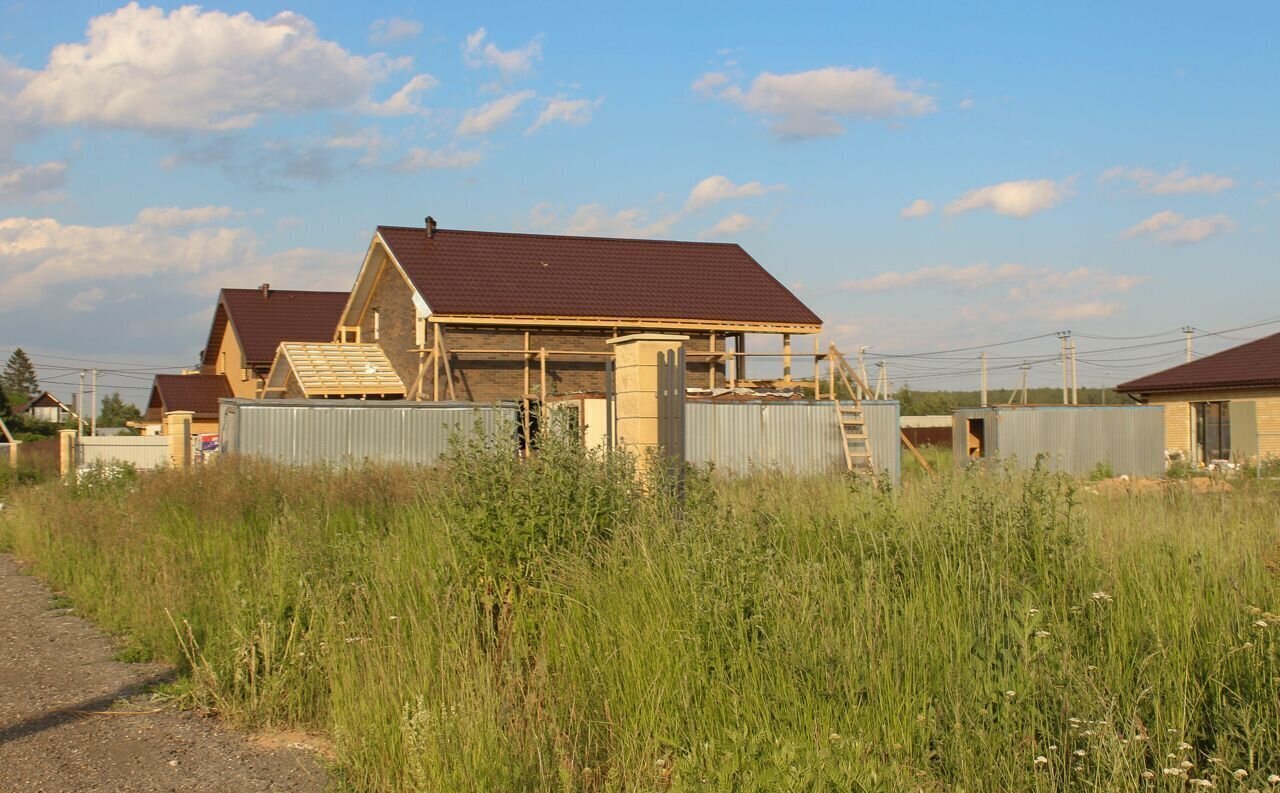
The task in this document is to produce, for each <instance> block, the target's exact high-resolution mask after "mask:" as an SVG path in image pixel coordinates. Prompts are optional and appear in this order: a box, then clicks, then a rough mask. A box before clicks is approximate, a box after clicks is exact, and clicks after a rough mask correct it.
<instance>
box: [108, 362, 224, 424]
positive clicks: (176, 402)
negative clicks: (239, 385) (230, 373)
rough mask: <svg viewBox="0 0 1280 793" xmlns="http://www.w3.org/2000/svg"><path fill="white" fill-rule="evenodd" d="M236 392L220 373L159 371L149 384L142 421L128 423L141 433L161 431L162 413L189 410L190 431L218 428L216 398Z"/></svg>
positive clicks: (222, 397)
mask: <svg viewBox="0 0 1280 793" xmlns="http://www.w3.org/2000/svg"><path fill="white" fill-rule="evenodd" d="M233 396H235V393H234V392H233V391H232V390H231V383H230V381H229V380H228V378H226V377H225V376H223V375H221V374H158V375H156V376H155V380H154V381H153V382H152V385H151V396H150V397H149V398H148V399H147V409H146V412H144V413H143V414H142V421H135V422H130V423H129V426H130V427H134V428H136V429H138V430H140V431H141V432H142V434H143V435H162V434H164V430H163V427H164V414H166V413H172V412H173V411H175V410H189V411H191V412H192V413H194V414H195V415H193V416H192V418H191V432H192V433H202V432H208V433H215V432H217V431H218V400H219V399H229V398H231V397H233Z"/></svg>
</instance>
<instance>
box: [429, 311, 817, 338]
mask: <svg viewBox="0 0 1280 793" xmlns="http://www.w3.org/2000/svg"><path fill="white" fill-rule="evenodd" d="M431 321H432V322H439V323H444V324H449V325H489V326H497V325H526V326H531V327H562V328H570V327H580V328H626V329H628V330H629V329H632V328H636V329H641V328H657V329H663V330H695V331H697V330H700V331H711V330H719V331H736V332H739V333H772V334H777V333H791V334H796V335H800V336H805V335H808V334H810V333H821V332H822V326H821V325H805V324H799V325H785V324H783V325H779V324H773V323H768V322H729V321H717V320H689V319H667V318H657V317H645V318H628V317H569V316H552V315H497V314H466V315H463V314H447V315H442V314H436V315H433V316H432V317H431Z"/></svg>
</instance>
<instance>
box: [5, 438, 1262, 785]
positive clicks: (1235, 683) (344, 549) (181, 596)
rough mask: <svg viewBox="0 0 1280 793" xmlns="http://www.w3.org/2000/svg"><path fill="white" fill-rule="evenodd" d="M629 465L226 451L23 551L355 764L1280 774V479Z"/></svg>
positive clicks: (554, 776) (496, 774) (1226, 779)
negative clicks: (642, 481) (642, 489)
mask: <svg viewBox="0 0 1280 793" xmlns="http://www.w3.org/2000/svg"><path fill="white" fill-rule="evenodd" d="M630 481H631V477H630V474H629V471H628V470H627V466H626V465H625V463H623V462H620V461H611V462H607V463H606V462H602V461H600V460H596V459H593V458H591V457H589V456H587V455H584V454H582V453H581V452H579V451H577V450H575V449H573V448H572V447H571V446H568V445H561V444H551V445H550V446H549V447H548V448H546V449H544V452H543V454H542V456H541V457H539V458H538V459H536V460H535V461H533V462H531V463H529V464H518V463H516V462H515V461H512V460H509V459H507V458H505V457H504V456H503V455H501V454H499V453H495V452H491V451H486V450H484V449H479V448H473V449H470V450H465V451H460V452H459V453H458V454H457V455H456V457H455V459H454V460H453V461H452V463H451V465H450V466H449V467H447V468H442V469H440V470H435V471H430V472H423V471H413V470H408V469H397V468H376V467H371V468H364V469H359V470H355V471H347V472H342V471H320V470H309V471H296V470H295V471H289V470H282V469H277V468H272V467H269V466H265V465H256V464H250V463H245V462H239V463H231V462H223V463H221V464H218V465H211V466H208V467H207V468H205V469H204V470H200V471H197V472H196V473H194V474H189V475H184V474H181V473H174V472H169V473H161V474H158V475H154V476H150V477H147V478H144V479H142V480H139V481H136V482H124V483H120V482H108V481H94V480H92V479H91V480H89V481H87V482H85V483H83V484H81V485H80V486H76V487H66V486H62V485H56V484H55V485H44V486H40V487H36V488H29V489H25V490H22V491H20V492H18V493H16V494H12V495H13V498H14V500H15V502H16V503H15V504H14V505H13V506H12V507H11V508H10V509H7V510H6V511H5V512H4V513H2V516H0V547H3V548H5V549H7V550H10V551H12V552H13V553H15V554H17V555H18V556H19V557H20V558H23V559H27V560H31V561H33V562H34V564H35V571H36V572H37V573H38V574H39V575H41V576H42V577H44V578H46V579H47V580H49V581H50V582H52V584H53V585H54V586H55V587H58V588H60V589H61V590H63V591H65V592H66V593H67V594H68V595H69V596H70V597H71V598H72V600H73V601H74V602H75V603H76V604H77V606H78V607H79V608H80V609H81V610H82V611H83V612H85V613H87V614H88V615H89V616H91V617H92V618H93V619H95V620H97V621H98V622H99V623H100V624H102V625H104V626H105V627H107V628H108V629H110V630H112V631H115V632H118V633H119V634H120V635H121V636H122V637H123V641H124V642H125V643H126V647H127V648H128V649H127V651H126V652H127V654H129V655H131V656H134V657H148V658H150V657H156V658H162V659H166V660H168V661H171V662H174V663H177V664H179V665H180V666H181V667H182V668H183V669H184V670H185V672H186V677H185V678H184V683H183V684H182V688H181V696H183V697H185V698H187V699H188V701H189V703H190V704H191V705H193V706H196V707H201V708H208V709H211V710H214V711H217V712H218V713H220V714H221V715H223V716H224V717H226V718H228V719H231V720H233V721H236V722H239V723H242V724H245V725H251V726H262V725H277V726H279V725H290V726H296V727H303V728H306V729H310V730H316V731H321V732H324V733H326V734H328V735H329V736H331V737H332V739H333V741H334V742H335V745H336V754H337V760H336V768H335V777H336V778H337V779H338V780H339V784H340V785H341V786H342V789H349V790H360V791H382V790H426V791H456V790H475V791H481V790H484V791H490V790H494V791H496V790H512V791H525V790H528V791H662V790H673V791H684V790H689V791H784V790H797V791H800V790H803V791H808V790H814V791H819V790H825V791H848V790H924V791H935V790H936V791H942V790H953V791H962V790H963V791H994V790H1018V791H1033V790H1044V791H1048V790H1082V791H1083V790H1107V791H1111V790H1116V791H1147V790H1184V789H1188V787H1189V786H1193V785H1200V784H1201V782H1199V781H1197V780H1203V781H1204V782H1206V783H1211V784H1212V785H1213V786H1216V788H1217V789H1226V790H1241V791H1245V790H1249V789H1270V788H1272V784H1271V783H1269V782H1268V776H1269V775H1271V774H1273V773H1280V636H1278V635H1277V632H1280V617H1276V616H1275V614H1273V612H1280V603H1278V602H1277V601H1278V600H1280V598H1278V595H1280V579H1278V578H1277V569H1278V567H1277V565H1280V532H1278V531H1277V520H1276V516H1277V514H1280V492H1278V491H1277V490H1276V489H1275V488H1274V487H1273V486H1272V485H1271V484H1270V483H1267V482H1247V483H1241V485H1239V486H1238V487H1237V488H1236V490H1235V491H1234V492H1231V493H1208V494H1193V493H1192V492H1191V491H1190V490H1189V489H1187V488H1185V486H1182V485H1174V486H1172V487H1171V488H1170V489H1169V490H1168V491H1167V492H1162V493H1155V494H1144V495H1140V496H1131V497H1130V496H1123V495H1119V496H1098V495H1093V494H1090V493H1087V492H1080V491H1077V490H1076V489H1075V488H1074V486H1073V485H1072V484H1071V483H1069V482H1067V481H1065V480H1063V479H1059V478H1055V477H1050V476H1047V475H1043V474H1039V473H1036V474H1031V475H1026V476H1015V475H1009V476H1002V475H985V476H984V475H977V474H947V475H943V476H940V477H937V478H934V479H927V478H923V477H918V476H913V477H909V478H908V481H907V483H906V486H905V488H904V490H903V491H902V492H901V493H898V494H895V493H892V492H887V491H882V490H878V489H875V488H872V487H868V486H866V485H864V484H861V483H858V482H855V481H851V480H848V479H845V478H839V477H831V478H826V479H809V480H797V479H794V478H787V477H782V476H767V475H760V476H757V477H754V478H751V479H747V480H739V481H732V482H730V481H720V480H718V479H716V478H714V477H711V476H707V475H697V476H694V477H692V478H691V480H690V481H689V483H688V495H687V499H686V501H685V503H684V504H683V505H682V506H681V505H678V504H676V503H674V502H673V501H672V500H670V499H668V498H665V497H662V496H653V497H647V498H643V497H640V496H638V495H637V494H636V493H635V492H634V488H633V487H632V486H631V485H630V484H629V482H630Z"/></svg>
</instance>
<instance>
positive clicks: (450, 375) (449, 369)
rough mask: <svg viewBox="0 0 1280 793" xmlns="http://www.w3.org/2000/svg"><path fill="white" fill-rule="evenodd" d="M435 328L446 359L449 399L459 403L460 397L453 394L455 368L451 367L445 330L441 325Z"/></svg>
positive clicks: (442, 354) (441, 350) (445, 369)
mask: <svg viewBox="0 0 1280 793" xmlns="http://www.w3.org/2000/svg"><path fill="white" fill-rule="evenodd" d="M435 328H436V332H437V333H439V334H440V355H441V357H442V358H443V359H444V377H445V382H446V383H448V384H449V399H451V400H453V401H454V402H457V401H458V397H457V395H456V394H454V393H453V367H452V366H450V365H449V351H448V349H447V347H446V346H445V345H446V341H445V338H444V329H443V328H441V327H440V326H439V325H436V326H435Z"/></svg>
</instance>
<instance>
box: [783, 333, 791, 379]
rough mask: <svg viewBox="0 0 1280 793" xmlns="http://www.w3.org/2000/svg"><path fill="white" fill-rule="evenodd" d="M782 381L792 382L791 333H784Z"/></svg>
mask: <svg viewBox="0 0 1280 793" xmlns="http://www.w3.org/2000/svg"><path fill="white" fill-rule="evenodd" d="M782 382H783V383H786V384H787V385H790V384H791V334H790V333H784V334H782Z"/></svg>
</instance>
